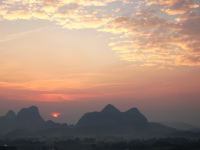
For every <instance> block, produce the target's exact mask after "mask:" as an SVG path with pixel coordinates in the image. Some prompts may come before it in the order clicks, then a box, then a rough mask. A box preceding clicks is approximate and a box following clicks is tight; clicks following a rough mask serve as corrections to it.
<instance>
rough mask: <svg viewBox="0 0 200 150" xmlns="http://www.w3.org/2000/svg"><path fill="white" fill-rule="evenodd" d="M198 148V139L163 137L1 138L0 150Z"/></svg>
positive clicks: (189, 149) (194, 149) (178, 149)
mask: <svg viewBox="0 0 200 150" xmlns="http://www.w3.org/2000/svg"><path fill="white" fill-rule="evenodd" d="M8 149H11V150H12V149H13V150H200V139H186V138H163V139H149V140H129V141H126V140H122V139H121V140H119V139H118V140H115V139H113V140H96V139H93V138H85V139H80V138H74V139H66V140H61V139H59V140H58V139H57V140H55V139H54V140H37V139H35V140H33V139H32V140H30V139H29V140H28V139H26V140H25V139H20V140H10V141H8V140H5V141H4V140H1V141H0V150H8Z"/></svg>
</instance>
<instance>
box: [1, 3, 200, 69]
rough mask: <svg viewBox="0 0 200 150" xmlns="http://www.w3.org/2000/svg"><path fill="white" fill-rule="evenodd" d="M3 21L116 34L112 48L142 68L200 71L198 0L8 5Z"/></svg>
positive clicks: (199, 11)
mask: <svg viewBox="0 0 200 150" xmlns="http://www.w3.org/2000/svg"><path fill="white" fill-rule="evenodd" d="M0 18H1V19H5V20H19V19H24V20H33V19H34V20H36V19H43V20H48V21H50V22H54V23H56V24H58V25H60V26H62V27H63V28H67V29H88V28H89V29H95V30H97V31H99V32H108V33H111V34H112V35H113V38H112V39H111V42H110V44H109V46H110V47H111V49H112V50H113V51H115V52H116V53H117V55H118V56H119V58H120V59H121V60H123V61H128V62H131V63H134V64H137V65H138V64H139V65H147V66H149V65H151V66H155V65H158V66H182V65H183V66H199V61H200V60H199V55H200V50H199V47H200V39H199V37H200V35H199V33H200V30H199V25H200V10H199V1H197V0H196V1H195V0H140V1H139V0H136V1H131V0H102V1H99V0H98V1H97V0H76V1H75V0H44V1H40V0H3V1H1V2H0Z"/></svg>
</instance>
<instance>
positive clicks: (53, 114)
mask: <svg viewBox="0 0 200 150" xmlns="http://www.w3.org/2000/svg"><path fill="white" fill-rule="evenodd" d="M60 115H61V113H60V112H52V113H51V116H52V117H53V118H59V117H60Z"/></svg>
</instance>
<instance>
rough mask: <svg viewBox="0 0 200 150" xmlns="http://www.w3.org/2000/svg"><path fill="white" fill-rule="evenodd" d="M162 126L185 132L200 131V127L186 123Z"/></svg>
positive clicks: (171, 123) (166, 123) (172, 123)
mask: <svg viewBox="0 0 200 150" xmlns="http://www.w3.org/2000/svg"><path fill="white" fill-rule="evenodd" d="M162 124H164V125H166V126H169V127H172V128H176V129H178V130H185V131H195V130H199V131H200V127H197V126H194V125H191V124H188V123H184V122H162Z"/></svg>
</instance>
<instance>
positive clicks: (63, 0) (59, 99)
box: [0, 0, 200, 126]
mask: <svg viewBox="0 0 200 150" xmlns="http://www.w3.org/2000/svg"><path fill="white" fill-rule="evenodd" d="M108 103H112V104H114V105H116V106H117V107H118V108H119V109H120V110H122V111H124V110H126V109H128V108H130V107H138V108H139V109H140V110H141V111H142V112H143V113H144V114H145V115H146V116H147V117H148V118H149V119H150V120H153V121H171V122H186V123H191V124H194V125H198V126H200V118H199V114H200V109H199V108H200V0H0V116H1V115H3V114H4V113H6V112H7V111H8V110H9V109H13V110H15V111H18V110H19V109H20V108H22V107H27V106H29V105H37V106H38V107H39V108H40V110H41V112H42V115H43V116H44V117H45V118H46V119H48V118H51V112H57V111H58V112H59V113H61V114H62V115H61V116H60V118H57V119H56V120H57V121H62V122H63V121H65V122H69V123H74V122H76V121H77V120H78V118H79V117H80V116H81V115H82V114H83V113H85V112H87V111H95V110H97V111H98V110H100V109H101V108H102V107H104V105H106V104H108Z"/></svg>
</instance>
